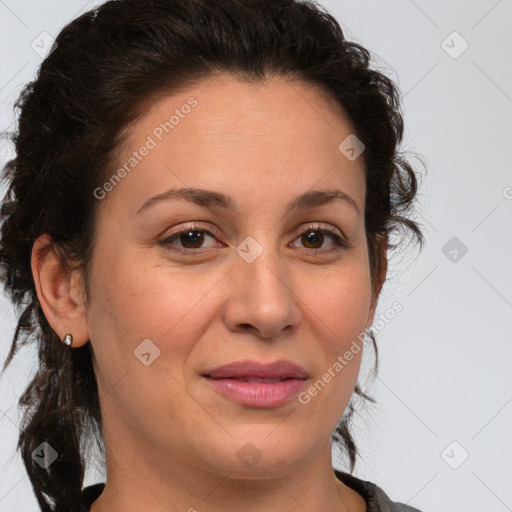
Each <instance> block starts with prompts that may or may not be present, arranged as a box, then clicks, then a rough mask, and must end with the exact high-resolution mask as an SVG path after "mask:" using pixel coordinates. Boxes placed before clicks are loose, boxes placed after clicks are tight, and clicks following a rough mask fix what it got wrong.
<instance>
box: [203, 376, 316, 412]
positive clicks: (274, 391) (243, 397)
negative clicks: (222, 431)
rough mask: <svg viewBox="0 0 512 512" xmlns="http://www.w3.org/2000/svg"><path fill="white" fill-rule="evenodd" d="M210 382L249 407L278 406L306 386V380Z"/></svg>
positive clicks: (208, 378)
mask: <svg viewBox="0 0 512 512" xmlns="http://www.w3.org/2000/svg"><path fill="white" fill-rule="evenodd" d="M206 379H207V380H208V381H209V382H210V384H211V385H212V386H213V387H214V388H215V389H217V391H220V392H221V393H223V394H224V395H226V396H228V397H229V398H231V399H232V400H234V401H235V402H238V403H240V404H242V405H246V406H248V407H278V406H279V405H282V404H284V403H286V402H288V401H289V400H291V399H292V398H293V397H294V396H295V395H297V393H299V391H300V390H301V389H302V388H303V387H304V385H305V382H306V381H305V380H299V379H287V380H283V381H281V382H273V383H265V382H252V383H251V382H243V381H240V380H235V379H212V378H210V377H206Z"/></svg>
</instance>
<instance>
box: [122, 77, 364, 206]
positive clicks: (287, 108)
mask: <svg viewBox="0 0 512 512" xmlns="http://www.w3.org/2000/svg"><path fill="white" fill-rule="evenodd" d="M353 132H354V130H353V127H352V125H351V123H350V122H349V120H348V119H347V118H346V117H345V116H344V112H343V111H342V109H341V108H340V107H339V106H338V105H337V104H336V102H335V101H334V100H333V99H331V98H330V97H329V96H328V95H327V94H325V93H324V92H323V91H322V90H321V89H320V88H319V87H318V86H316V85H312V84H309V83H305V82H299V81H290V80H289V79H286V78H284V77H274V78H272V79H270V80H267V81H266V82H264V83H248V82H246V81H244V80H241V79H239V78H236V77H234V76H232V75H228V74H219V75H217V76H215V77H213V78H209V79H206V80H205V81H204V82H202V83H199V84H195V85H193V86H190V87H186V88H184V89H183V90H181V91H180V92H177V93H174V94H171V95H168V96H162V97H160V98H159V99H156V100H154V101H153V102H151V103H149V104H148V105H147V109H146V111H145V113H144V115H143V116H142V117H140V118H139V119H138V120H137V121H136V122H135V123H134V124H133V125H132V126H131V127H130V131H129V134H128V137H127V139H126V143H125V145H124V154H122V155H121V159H120V161H119V162H118V165H119V166H121V165H122V164H123V163H126V162H127V161H128V160H129V159H130V156H131V155H132V154H133V152H134V151H137V150H138V149H139V148H140V149H142V148H143V147H144V146H147V147H151V149H150V150H149V151H148V150H146V151H145V156H144V157H143V158H140V159H139V160H138V161H137V163H136V166H134V167H133V170H130V172H129V178H128V179H127V180H125V181H126V182H128V181H129V182H130V186H129V187H130V188H132V189H134V190H132V193H134V194H136V195H137V196H139V197H142V196H149V195H151V194H158V193H162V192H164V189H166V188H169V187H171V186H179V187H186V186H196V187H201V188H209V189H213V190H219V189H223V190H225V189H232V190H233V194H231V195H234V196H238V202H241V201H242V200H243V198H244V196H245V197H246V198H247V197H253V198H254V199H255V200H256V197H257V196H258V194H262V195H265V194H266V195H267V196H271V195H275V194H280V195H289V193H290V192H291V191H293V190H297V193H302V192H304V191H305V190H307V189H310V188H313V187H314V186H315V184H319V185H320V188H326V187H329V186H336V187H337V188H342V189H343V188H345V189H350V190H351V193H352V195H353V196H356V197H355V199H356V201H357V200H358V199H357V198H359V202H360V201H361V200H363V198H364V188H365V187H364V174H365V173H364V160H363V156H361V157H360V158H357V159H356V160H354V161H351V160H349V159H348V158H347V157H346V156H345V155H344V154H343V153H342V152H341V151H340V149H339V146H340V144H341V143H342V142H343V141H344V140H346V139H347V137H351V136H353ZM320 182H321V183H320ZM121 185H122V186H123V187H124V188H125V189H128V188H129V187H128V186H125V183H122V184H121ZM242 185H243V186H242ZM117 188H119V189H121V187H117ZM235 189H236V190H235ZM115 192H116V194H117V191H115ZM244 193H245V194H244ZM112 195H115V194H112ZM137 202H138V203H140V200H137ZM360 204H364V203H360ZM139 206H140V204H139Z"/></svg>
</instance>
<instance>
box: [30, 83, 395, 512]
mask: <svg viewBox="0 0 512 512" xmlns="http://www.w3.org/2000/svg"><path fill="white" fill-rule="evenodd" d="M190 97H194V98H196V99H197V101H198V104H197V106H196V107H195V108H193V109H192V110H191V112H190V113H189V114H188V115H187V116H184V117H183V118H182V119H180V122H179V124H178V125H177V126H175V128H174V129H173V131H172V132H170V133H169V134H164V136H163V138H162V141H161V142H159V143H158V145H157V146H156V147H155V148H154V149H152V150H151V151H150V152H149V154H148V155H147V156H146V157H145V158H144V159H143V160H142V161H141V162H140V163H139V164H138V165H137V167H135V168H134V169H133V170H132V171H131V172H130V173H129V174H128V175H127V176H126V177H124V179H123V180H122V181H121V182H120V183H119V184H118V185H117V186H116V187H115V188H114V189H113V190H111V191H110V192H109V193H108V194H107V195H106V197H105V198H104V199H102V200H101V204H100V209H99V211H98V217H97V237H96V242H95V247H94V252H93V258H92V262H91V267H90V271H91V273H90V286H91V296H92V300H91V302H90V303H85V302H84V297H83V286H82V285H83V282H82V280H81V275H80V274H79V272H78V271H73V272H71V273H67V272H65V271H64V270H63V268H62V266H61V265H60V263H59V261H58V259H57V258H56V254H55V252H54V251H53V250H52V248H51V245H50V240H49V238H48V236H47V235H43V236H41V237H39V239H38V240H37V241H36V243H35V244H34V248H33V253H32V269H33V274H34V279H35V282H36V287H37V294H38V297H39V300H40V302H41V305H42V308H43V310H44V312H45V315H46V317H47V319H48V321H49V322H50V325H51V326H52V328H53V329H54V330H55V332H56V333H57V334H58V335H59V336H60V338H61V339H63V338H64V336H65V334H66V333H72V334H73V346H74V347H78V346H81V345H83V344H85V343H87V341H88V340H90V342H91V344H92V348H93V351H94V367H95V372H96V376H97V380H98V386H99V392H100V400H101V408H102V414H103V418H104V431H105V446H106V455H107V476H108V478H107V484H106V488H105V490H104V492H103V494H102V495H101V496H100V497H99V498H98V499H97V500H96V501H95V502H94V504H93V506H92V508H91V511H92V512H121V511H123V512H131V511H140V510H146V511H151V512H160V511H162V512H163V511H164V510H165V511H167V512H169V511H190V512H193V510H194V509H195V510H197V511H198V512H203V511H204V512H221V511H222V512H226V511H239V510H244V511H247V512H264V511H265V512H268V511H269V510H280V511H287V512H292V511H299V510H300V511H303V510H308V511H324V510H330V511H347V510H350V511H355V512H359V511H364V510H366V508H365V502H364V500H363V498H362V497H361V496H360V495H359V494H358V493H356V492H355V491H353V490H352V489H350V488H349V487H347V486H345V485H344V484H342V483H341V482H340V481H338V480H337V479H336V478H335V476H334V474H333V470H332V460H331V442H330V437H331V433H332V431H333V430H334V428H335V427H336V424H337V423H338V421H339V419H340V418H341V416H342V414H343V411H344V410H345V408H346V406H347V404H348V402H349V400H350V397H351V395H352V393H353V390H354V387H355V384H356V382H357V377H358V373H359V369H360V362H361V357H362V353H363V351H362V350H361V351H359V353H358V354H357V355H354V357H353V359H352V360H351V361H350V362H348V364H346V366H345V367H344V368H343V370H342V371H341V372H339V373H337V374H336V376H335V377H334V378H333V379H332V380H331V382H329V383H328V384H327V385H326V386H325V387H324V389H322V390H321V391H320V392H319V393H318V394H317V396H315V397H312V399H311V401H310V402H309V403H308V404H307V405H303V404H301V403H299V402H298V400H297V399H292V400H291V401H290V402H287V403H286V404H284V405H281V406H279V407H275V408H266V409H261V408H251V407H247V406H244V405H241V404H238V403H236V402H233V401H232V400H230V399H228V398H226V397H225V396H224V395H221V394H220V393H218V392H217V391H215V390H213V389H212V388H211V387H210V385H209V383H208V382H207V381H206V380H205V379H204V378H203V377H202V376H201V374H202V373H203V372H204V371H205V370H207V369H209V368H212V367H217V366H220V365H223V364H226V363H230V362H233V361H237V360H241V359H252V360H258V361H263V362H272V361H275V360H278V359H287V360H291V361H293V362H295V363H297V364H300V365H301V366H303V367H304V368H305V369H306V371H307V373H308V376H309V379H308V382H307V385H306V389H307V388H308V387H309V386H310V385H311V384H312V383H314V382H316V381H318V380H319V379H320V378H321V377H322V374H324V372H326V371H327V369H328V368H330V367H332V366H333V364H334V362H335V361H336V359H337V357H338V356H340V355H343V354H344V353H345V352H346V351H347V350H348V349H349V347H350V346H351V344H352V342H353V341H354V340H357V336H358V335H359V334H360V333H361V332H364V330H365V329H366V328H367V327H369V326H370V325H371V323H372V320H373V316H374V313H375V310H374V308H373V307H372V298H376V297H378V294H379V292H380V287H381V285H382V283H383V281H384V278H385V265H384V266H383V271H382V272H381V274H380V276H379V281H378V282H377V283H372V282H371V279H370V268H369V262H368V248H367V244H366V237H365V226H364V215H363V214H362V213H363V212H364V205H365V190H366V185H365V171H364V159H363V157H359V158H357V159H356V160H354V161H350V160H348V159H347V158H346V157H345V156H344V155H343V154H342V153H341V152H340V151H339V150H338V145H339V144H340V143H341V142H342V141H343V140H344V139H345V138H346V137H347V136H348V135H350V134H351V133H354V131H353V128H352V126H351V125H350V123H349V122H348V121H347V120H346V119H344V118H343V117H342V116H340V114H341V112H340V110H339V109H338V107H337V106H336V104H335V103H334V102H333V101H332V100H331V99H329V98H327V97H325V95H323V94H322V92H321V91H320V90H319V89H318V88H316V87H315V86H313V85H310V84H306V83H303V82H289V81H287V80H285V79H284V78H282V77H274V78H272V79H271V80H269V81H268V82H267V83H265V84H258V85H254V84H252V85H250V84H247V83H246V82H243V81H240V80H239V79H237V78H235V77H233V76H231V75H228V74H219V75H216V76H215V77H214V78H211V79H209V80H208V81H205V82H204V83H201V84H199V85H195V86H193V87H189V88H187V89H186V90H183V91H182V92H180V93H175V94H172V95H170V96H167V97H164V98H160V99H158V100H156V101H154V102H153V103H152V104H151V105H150V108H149V109H148V110H147V111H146V112H145V114H144V117H142V118H140V119H138V120H137V121H136V122H135V123H134V125H133V127H132V130H131V132H130V135H129V137H128V139H127V144H126V145H125V146H124V149H123V153H122V155H121V157H120V159H119V165H120V166H121V165H122V164H123V163H124V162H125V161H126V160H127V159H128V158H129V156H130V155H131V154H132V152H133V151H135V150H137V149H138V148H140V146H141V145H143V144H144V143H145V141H146V140H147V136H148V135H150V134H151V133H152V132H153V130H154V129H155V127H157V126H158V125H159V124H160V123H161V122H163V121H165V120H167V119H169V116H170V113H172V112H173V111H174V110H175V109H176V108H180V106H181V105H183V104H185V103H187V100H188V99H189V98H190ZM241 113H242V114H241ZM172 187H198V188H204V189H209V190H214V191H217V192H222V193H224V194H227V195H229V196H232V197H233V198H234V199H235V200H236V201H237V203H238V204H239V211H238V212H232V211H224V210H223V209H221V208H217V207H209V208H206V207H203V206H199V205H196V204H193V203H190V202H188V201H185V200H183V199H174V200H169V201H162V202H159V203H158V204H155V205H153V206H152V207H150V208H147V209H146V210H143V212H141V213H140V214H137V213H136V212H137V210H138V209H139V208H140V207H141V205H142V204H143V203H144V202H145V201H146V200H147V199H148V198H150V197H152V196H155V195H157V194H160V193H162V192H164V191H167V190H168V189H170V188H172ZM312 189H314V190H319V189H339V190H342V191H344V192H345V193H346V194H348V195H350V196H351V197H352V198H353V200H354V201H355V203H356V205H357V207H358V209H359V212H360V213H358V212H356V210H355V209H354V208H353V207H351V206H350V204H349V203H348V202H346V201H341V200H335V201H333V202H331V203H329V204H326V205H322V206H317V207H313V208H310V209H307V210H297V211H294V212H290V213H286V212H285V211H284V207H285V205H286V203H288V201H290V200H292V199H294V198H295V197H296V196H297V195H299V194H302V193H304V192H307V191H309V190H312ZM311 222H314V223H319V224H321V226H320V229H332V230H333V231H334V233H335V234H338V235H342V234H343V235H344V236H345V237H346V239H347V241H348V247H347V248H343V247H338V246H337V245H336V244H335V242H334V240H333V239H332V238H330V237H329V236H328V235H327V234H325V233H324V235H325V236H324V238H323V240H322V238H321V235H320V234H319V233H318V232H317V236H318V237H319V239H317V241H316V242H315V240H313V241H312V242H309V244H308V240H307V239H305V237H302V236H301V235H302V234H303V233H304V232H305V231H308V224H309V223H311ZM192 223H196V225H197V226H196V229H206V230H210V231H211V230H215V231H214V236H211V235H209V234H207V233H204V232H203V234H204V241H203V244H202V245H201V244H200V243H199V244H197V242H196V243H195V245H194V241H193V239H191V238H190V237H188V238H186V237H182V238H181V239H180V238H179V237H178V238H177V239H175V240H174V241H173V242H172V243H170V244H168V245H167V246H163V245H159V241H160V240H163V239H165V238H167V237H169V236H170V235H172V234H174V233H175V232H176V231H177V230H179V229H180V228H183V227H189V226H190V225H191V224H192ZM306 234H307V233H306ZM247 236H251V237H253V238H254V239H255V240H256V241H257V242H258V244H259V245H260V246H261V247H262V248H263V252H262V253H261V254H260V256H259V257H258V258H257V259H256V260H255V261H253V262H252V263H248V262H247V261H245V260H244V259H243V258H242V257H240V256H239V254H238V253H237V252H236V248H237V246H238V245H239V244H241V243H242V241H243V240H244V239H245V238H246V237H247ZM197 247H199V248H197ZM173 248H174V249H178V250H179V249H180V248H181V249H185V250H186V249H187V248H188V250H189V254H190V253H191V252H193V251H200V255H199V256H193V255H183V254H180V253H179V252H178V251H177V250H173ZM381 248H382V256H383V258H384V261H385V258H386V246H385V241H384V240H383V241H382V247H381ZM315 249H319V251H320V252H319V253H316V254H315V252H314V251H315ZM373 304H374V305H375V303H373ZM147 338H149V339H151V341H152V342H153V343H154V344H155V345H156V346H157V347H158V348H159V350H160V355H159V357H157V358H156V359H154V361H153V362H152V363H151V364H150V365H148V366H146V365H144V364H142V363H141V361H140V360H139V359H138V358H137V357H135V356H134V350H135V349H136V348H137V347H138V346H139V345H140V343H141V342H142V340H144V339H147ZM359 344H360V345H361V343H360V342H359ZM249 442H250V443H253V445H254V446H255V447H256V449H257V450H258V453H260V454H261V458H260V459H259V460H258V462H257V463H256V464H255V465H254V466H252V467H247V466H245V465H244V464H243V463H242V462H241V460H240V459H239V457H238V456H237V453H238V451H239V450H240V449H241V448H242V447H243V446H244V445H246V444H247V443H249Z"/></svg>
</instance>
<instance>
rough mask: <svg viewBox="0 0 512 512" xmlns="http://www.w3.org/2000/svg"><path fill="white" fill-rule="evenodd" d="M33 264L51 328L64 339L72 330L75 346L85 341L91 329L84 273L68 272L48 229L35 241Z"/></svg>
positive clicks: (38, 295)
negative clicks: (83, 284) (86, 307)
mask: <svg viewBox="0 0 512 512" xmlns="http://www.w3.org/2000/svg"><path fill="white" fill-rule="evenodd" d="M31 267H32V275H33V277H34V283H35V287H36V292H37V298H38V299H39V303H40V304H41V308H42V309H43V312H44V315H45V316H46V319H47V320H48V323H49V324H50V326H51V327H52V329H53V330H54V331H55V333H56V334H57V336H59V338H60V339H61V341H62V339H63V338H64V336H65V335H66V334H68V333H69V334H71V335H72V336H73V344H72V347H75V348H76V347H80V346H82V345H85V343H87V342H88V341H89V331H88V328H87V322H86V315H85V313H86V309H85V305H84V302H83V300H82V297H83V287H82V279H81V273H80V271H79V270H73V271H71V272H69V271H67V270H66V269H65V268H64V267H63V265H62V263H61V262H60V260H59V257H58V254H57V252H56V251H55V247H54V243H53V240H52V238H51V236H50V235H49V234H48V233H45V234H43V235H41V236H40V237H39V238H37V240H36V241H35V242H34V245H33V247H32V256H31Z"/></svg>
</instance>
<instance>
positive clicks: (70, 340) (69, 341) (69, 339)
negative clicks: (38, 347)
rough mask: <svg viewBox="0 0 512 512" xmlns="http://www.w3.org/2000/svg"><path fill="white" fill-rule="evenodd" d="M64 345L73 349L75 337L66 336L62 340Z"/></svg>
mask: <svg viewBox="0 0 512 512" xmlns="http://www.w3.org/2000/svg"><path fill="white" fill-rule="evenodd" d="M62 343H64V345H66V346H68V347H71V344H72V343H73V336H72V335H71V334H66V336H64V339H63V340H62Z"/></svg>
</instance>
